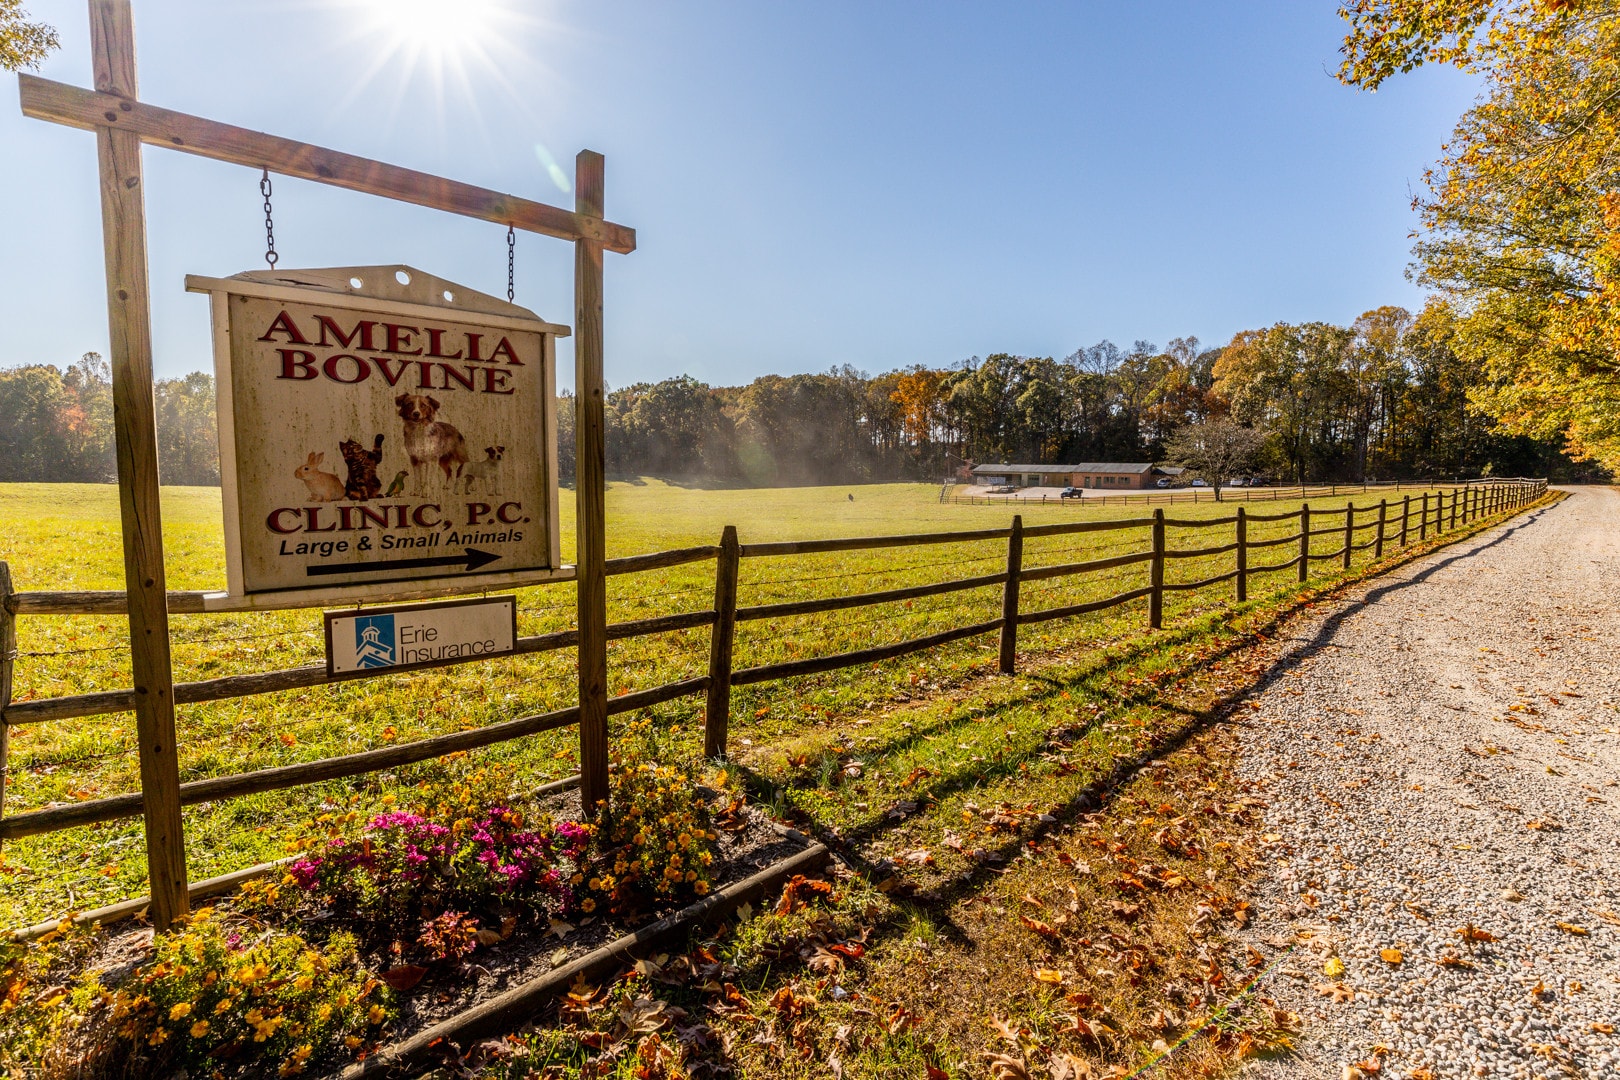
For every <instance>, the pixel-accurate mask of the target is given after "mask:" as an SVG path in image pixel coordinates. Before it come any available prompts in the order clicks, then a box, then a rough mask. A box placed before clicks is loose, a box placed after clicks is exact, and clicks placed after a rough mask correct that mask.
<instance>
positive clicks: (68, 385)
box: [0, 352, 219, 485]
mask: <svg viewBox="0 0 1620 1080" xmlns="http://www.w3.org/2000/svg"><path fill="white" fill-rule="evenodd" d="M154 390H155V391H156V407H157V439H158V472H159V476H160V478H161V480H162V482H163V483H165V484H202V485H208V484H217V483H219V450H218V445H219V440H218V437H217V434H216V431H215V425H214V377H213V376H212V375H208V374H205V373H203V372H200V371H199V372H193V373H192V374H190V375H187V376H185V377H183V378H179V379H159V380H158V381H157V384H156V386H155V387H154ZM117 475H118V464H117V458H116V454H115V451H114V449H113V402H112V380H111V374H110V371H109V368H108V365H107V362H106V361H105V360H103V359H102V358H101V356H100V354H98V353H93V352H90V353H85V354H84V356H83V357H82V358H81V359H80V360H79V361H78V362H77V363H75V364H69V365H68V366H67V368H66V369H65V370H61V369H58V368H56V367H55V366H53V365H51V364H27V365H24V366H22V367H14V368H0V481H6V482H73V481H76V482H80V483H107V482H109V481H112V480H115V479H117Z"/></svg>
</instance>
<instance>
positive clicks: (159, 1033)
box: [146, 1027, 169, 1046]
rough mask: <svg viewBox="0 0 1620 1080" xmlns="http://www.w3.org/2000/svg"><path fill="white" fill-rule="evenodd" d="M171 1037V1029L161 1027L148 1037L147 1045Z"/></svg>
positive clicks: (152, 1044) (156, 1043)
mask: <svg viewBox="0 0 1620 1080" xmlns="http://www.w3.org/2000/svg"><path fill="white" fill-rule="evenodd" d="M168 1037H169V1029H168V1028H163V1027H160V1028H158V1029H157V1030H156V1031H154V1032H152V1034H150V1035H148V1036H147V1037H146V1045H148V1046H156V1045H158V1044H159V1043H161V1042H163V1040H165V1039H167V1038H168Z"/></svg>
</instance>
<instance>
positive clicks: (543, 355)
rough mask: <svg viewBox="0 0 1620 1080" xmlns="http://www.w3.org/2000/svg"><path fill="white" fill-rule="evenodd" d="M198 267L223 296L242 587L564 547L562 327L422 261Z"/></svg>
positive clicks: (480, 564) (490, 572)
mask: <svg viewBox="0 0 1620 1080" xmlns="http://www.w3.org/2000/svg"><path fill="white" fill-rule="evenodd" d="M186 284H187V287H188V288H190V289H192V290H193V291H198V292H208V293H210V294H211V295H212V297H213V321H214V343H215V344H214V354H215V367H216V369H217V375H218V378H217V386H218V399H219V400H218V415H219V432H220V472H221V479H222V482H223V488H224V498H225V531H226V544H227V556H228V564H229V578H230V591H231V592H232V593H233V594H238V595H241V594H251V593H260V592H268V591H274V590H284V589H318V590H320V591H322V592H329V593H332V592H339V591H340V590H338V589H337V588H336V587H338V586H342V587H345V588H346V589H348V588H349V587H352V586H356V585H375V584H378V583H386V582H403V581H419V580H421V579H427V578H447V577H455V578H459V579H467V578H473V577H476V578H483V579H488V580H490V581H491V582H494V581H498V580H499V579H500V578H501V577H502V576H504V575H506V574H509V573H514V572H521V571H534V570H542V569H552V568H555V567H556V566H557V565H558V564H559V562H560V559H559V552H558V533H557V515H556V507H557V473H556V455H555V447H556V398H555V391H554V386H555V371H554V367H555V358H554V349H553V343H554V339H555V337H557V336H559V335H563V334H566V333H567V332H568V331H567V329H566V328H565V327H560V326H554V325H551V324H549V323H545V322H543V321H541V320H540V319H539V318H538V317H537V316H535V315H534V314H533V313H532V312H530V311H527V310H525V309H523V308H520V307H517V306H516V305H513V304H509V303H506V302H505V301H502V300H498V299H496V298H495V297H491V296H485V295H483V294H480V293H476V292H474V291H472V290H470V289H464V288H462V287H461V286H459V285H454V284H452V283H449V282H445V281H441V280H439V279H436V278H433V277H431V276H430V275H427V274H423V273H421V272H420V271H417V270H412V269H410V268H408V267H394V266H386V267H355V268H340V269H332V270H314V271H296V270H278V271H261V272H254V273H248V274H239V275H237V276H236V277H232V278H225V279H212V278H196V277H192V278H188V279H187V281H186ZM350 591H352V589H351V590H350Z"/></svg>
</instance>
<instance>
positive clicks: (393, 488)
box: [383, 469, 411, 499]
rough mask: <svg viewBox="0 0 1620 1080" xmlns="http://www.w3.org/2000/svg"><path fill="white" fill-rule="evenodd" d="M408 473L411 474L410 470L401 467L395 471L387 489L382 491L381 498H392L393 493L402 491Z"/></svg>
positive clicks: (396, 493)
mask: <svg viewBox="0 0 1620 1080" xmlns="http://www.w3.org/2000/svg"><path fill="white" fill-rule="evenodd" d="M409 475H411V474H410V470H408V469H401V470H399V472H397V473H395V474H394V479H393V481H392V482H391V483H390V484H389V485H388V490H387V491H385V492H383V498H385V499H392V498H393V497H394V496H395V495H398V494H399V493H400V492H402V491H404V490H405V478H406V477H407V476H409Z"/></svg>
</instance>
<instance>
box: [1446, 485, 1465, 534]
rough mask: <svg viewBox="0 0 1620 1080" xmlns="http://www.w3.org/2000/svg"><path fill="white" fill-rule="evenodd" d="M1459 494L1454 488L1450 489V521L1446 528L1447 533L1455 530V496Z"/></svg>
mask: <svg viewBox="0 0 1620 1080" xmlns="http://www.w3.org/2000/svg"><path fill="white" fill-rule="evenodd" d="M1460 494H1462V493H1461V492H1459V491H1458V490H1457V489H1456V488H1452V489H1451V521H1450V523H1449V524H1447V526H1446V531H1447V532H1453V531H1455V530H1456V528H1457V496H1458V495H1460Z"/></svg>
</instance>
